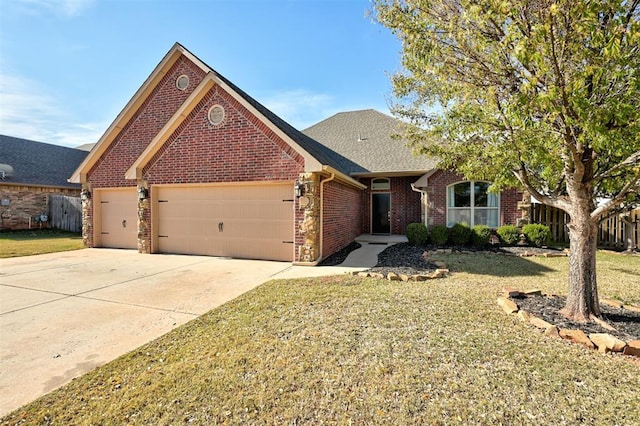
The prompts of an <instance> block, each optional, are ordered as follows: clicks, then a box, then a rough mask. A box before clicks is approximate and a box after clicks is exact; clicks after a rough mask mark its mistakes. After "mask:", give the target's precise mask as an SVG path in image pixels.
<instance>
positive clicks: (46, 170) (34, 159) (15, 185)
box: [0, 135, 87, 230]
mask: <svg viewBox="0 0 640 426" xmlns="http://www.w3.org/2000/svg"><path fill="white" fill-rule="evenodd" d="M86 156H87V152H86V151H81V150H77V149H73V148H67V147H63V146H58V145H51V144H47V143H42V142H35V141H31V140H27V139H21V138H14V137H11V136H5V135H0V229H1V230H9V229H11V230H14V229H28V228H30V227H39V226H41V225H45V226H46V220H44V221H43V219H46V215H47V212H48V205H47V200H48V196H49V195H52V194H59V195H69V196H79V195H80V185H78V184H74V183H69V182H68V181H67V179H68V178H69V176H70V175H71V173H73V171H74V170H75V169H76V168H77V167H78V165H79V164H80V163H81V162H82V160H84V159H85V157H86Z"/></svg>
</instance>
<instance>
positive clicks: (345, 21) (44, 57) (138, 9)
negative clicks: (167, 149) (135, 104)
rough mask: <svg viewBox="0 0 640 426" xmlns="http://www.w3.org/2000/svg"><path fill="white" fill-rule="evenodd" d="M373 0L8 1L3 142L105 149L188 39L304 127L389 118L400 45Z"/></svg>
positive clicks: (0, 109) (0, 89)
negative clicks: (146, 86)
mask: <svg viewBox="0 0 640 426" xmlns="http://www.w3.org/2000/svg"><path fill="white" fill-rule="evenodd" d="M371 9H372V5H371V3H370V2H369V1H368V0H289V1H286V0H235V1H231V0H228V1H227V0H225V1H223V0H183V1H180V0H157V1H152V0H0V133H2V134H6V135H10V136H16V137H22V138H27V139H33V140H37V141H42V142H47V143H53V144H58V145H65V146H71V147H75V146H78V145H81V144H83V143H92V142H96V141H97V140H98V139H99V138H100V136H102V134H103V133H104V131H105V130H106V129H107V127H108V126H109V125H110V124H111V122H112V121H113V120H114V119H115V117H116V115H117V114H118V113H119V112H120V110H121V109H122V108H123V107H124V106H125V104H126V103H127V102H128V101H129V99H130V98H131V97H132V96H133V94H134V93H135V91H136V90H137V89H138V88H139V87H140V85H141V84H142V83H143V82H144V80H145V79H146V78H147V76H148V75H149V74H150V73H151V72H152V71H153V69H154V67H155V66H156V65H157V64H158V63H159V62H160V60H161V59H162V57H163V56H164V55H165V53H166V52H167V51H168V50H169V49H170V48H171V46H172V45H173V44H174V43H175V42H176V41H178V42H180V43H181V44H183V45H184V46H185V47H186V48H187V49H189V50H190V51H191V52H192V53H194V54H195V55H196V56H198V57H199V58H200V59H202V60H203V61H204V62H206V63H207V64H208V65H209V66H211V67H212V68H214V69H215V70H216V71H218V72H219V73H221V74H223V75H224V76H225V77H227V78H228V79H230V80H231V81H233V82H234V83H235V84H236V85H238V86H239V87H240V88H242V89H243V90H244V91H246V92H247V93H249V95H251V96H253V97H254V98H256V99H257V100H258V101H260V102H261V103H263V104H264V105H266V106H267V107H268V108H270V109H271V110H272V111H274V112H275V113H276V114H278V115H280V116H281V117H282V118H284V119H285V120H287V121H288V122H289V123H290V124H292V125H293V126H294V127H297V128H298V129H304V128H306V127H308V126H310V125H312V124H314V123H316V122H318V121H320V120H322V119H324V118H327V117H329V116H331V115H333V114H335V113H336V112H340V111H349V110H357V109H365V108H375V109H377V110H379V111H382V112H385V113H388V104H389V101H390V99H391V84H390V81H389V75H390V74H391V73H394V72H397V71H398V70H399V69H400V50H401V45H400V42H399V41H398V40H397V39H396V38H395V37H394V36H393V35H392V34H391V33H390V31H389V30H387V29H386V28H384V27H382V26H381V25H380V24H377V23H374V22H373V21H372V19H371V18H370V17H368V15H367V13H368V11H370V10H371Z"/></svg>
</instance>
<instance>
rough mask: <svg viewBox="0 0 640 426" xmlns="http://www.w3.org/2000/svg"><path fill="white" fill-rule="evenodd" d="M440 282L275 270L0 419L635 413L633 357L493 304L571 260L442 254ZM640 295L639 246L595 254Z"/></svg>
mask: <svg viewBox="0 0 640 426" xmlns="http://www.w3.org/2000/svg"><path fill="white" fill-rule="evenodd" d="M443 260H445V261H446V262H448V263H449V265H450V267H451V268H452V269H453V270H454V271H457V272H455V274H454V275H453V276H451V277H449V278H446V279H440V280H433V281H428V282H416V283H398V282H389V281H384V280H375V279H362V278H358V277H351V276H340V277H329V278H318V279H301V280H279V281H272V282H269V283H267V284H265V285H262V286H260V287H258V288H257V289H255V290H254V291H252V292H250V293H247V294H245V295H243V296H242V297H240V298H238V299H236V300H234V301H232V302H230V303H228V304H226V305H224V306H222V307H221V308H219V309H216V310H214V311H211V312H210V313H208V314H206V315H204V316H202V317H201V318H199V319H196V320H194V321H192V322H190V323H188V324H186V325H184V326H182V327H180V328H178V329H176V330H175V331H173V332H171V333H169V334H167V335H165V336H163V337H161V338H159V339H158V340H156V341H153V342H151V343H149V344H147V345H145V346H143V347H141V348H139V349H138V350H136V351H133V352H131V353H130V354H128V355H125V356H123V357H121V358H119V359H117V360H115V361H113V362H111V363H110V364H108V365H105V366H103V367H101V368H98V369H96V370H94V371H93V372H91V373H89V374H87V375H85V376H83V377H81V378H78V379H76V380H74V381H72V382H71V383H69V384H68V385H66V386H64V387H62V388H61V389H59V390H57V391H54V392H52V393H50V394H48V395H46V396H44V397H42V398H41V399H39V400H37V401H35V402H34V403H32V404H29V405H27V406H25V407H23V408H22V409H20V410H18V411H16V412H14V413H12V414H10V415H9V416H7V417H6V418H5V419H3V422H2V423H3V424H5V423H6V424H18V423H23V422H24V423H25V424H65V425H66V424H95V425H98V424H105V425H110V424H143V425H173V424H198V425H210V424H255V425H263V424H291V425H295V424H314V425H315V424H328V425H333V424H339V425H346V424H355V425H365V424H366V425H370V424H379V425H409V424H491V425H495V424H509V425H511V424H532V425H539V424H582V423H584V424H619V425H631V424H637V422H638V419H640V387H639V379H638V378H639V377H640V364H638V363H632V362H630V361H629V360H628V359H625V358H624V357H622V356H612V355H602V354H599V353H598V352H597V351H590V350H587V349H585V348H582V347H580V346H576V345H572V344H568V343H566V342H564V341H561V340H557V339H555V338H547V337H545V336H543V335H541V334H540V333H538V332H537V331H535V330H534V329H532V328H531V327H529V326H527V325H525V324H523V323H520V322H519V321H518V320H517V319H516V318H515V317H510V316H506V315H505V314H504V313H503V312H502V311H501V309H499V308H498V306H497V305H496V302H495V299H496V296H497V295H498V294H499V292H500V290H501V289H502V287H504V286H512V287H521V288H531V287H537V288H540V289H542V290H544V291H545V292H554V293H563V292H564V291H565V285H566V284H565V283H566V274H567V259H566V258H549V259H545V258H536V259H529V260H525V259H520V258H515V257H506V256H491V255H449V256H443ZM599 261H600V269H599V273H600V288H601V295H602V296H603V297H604V296H609V297H617V298H620V299H622V300H624V301H626V302H636V303H638V302H640V287H639V284H638V282H639V280H638V277H640V257H627V256H621V255H614V254H608V253H600V254H599Z"/></svg>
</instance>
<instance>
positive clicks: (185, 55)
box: [70, 43, 517, 265]
mask: <svg viewBox="0 0 640 426" xmlns="http://www.w3.org/2000/svg"><path fill="white" fill-rule="evenodd" d="M396 123H397V122H396V121H395V120H394V119H393V118H391V117H388V116H386V115H384V114H381V113H379V112H376V111H373V110H365V111H355V112H351V113H343V114H337V115H335V116H333V117H331V118H329V119H327V120H325V121H323V122H321V123H318V124H317V125H315V126H312V127H311V128H309V129H307V130H306V131H304V132H300V131H298V130H296V129H295V128H293V127H292V126H290V125H289V124H288V123H286V122H285V121H284V120H282V119H281V118H279V117H278V116H276V115H275V114H273V113H272V112H271V111H269V110H268V109H267V108H265V107H264V106H263V105H261V104H260V103H259V102H257V101H256V100H255V99H253V98H252V97H250V96H249V95H248V94H247V93H245V92H244V91H242V90H241V89H240V88H238V87H237V86H235V85H234V84H233V83H232V82H231V81H229V80H227V79H226V78H225V77H224V76H222V75H220V74H219V73H217V72H216V71H215V70H213V69H212V68H210V67H209V66H208V65H206V64H205V63H204V62H202V61H201V60H200V59H198V58H197V57H196V56H194V55H193V54H192V53H191V52H189V51H188V50H187V49H185V48H184V47H183V46H181V45H180V44H177V43H176V44H175V45H174V46H173V47H172V48H171V50H170V51H169V52H168V53H167V55H166V56H165V57H164V58H163V59H162V61H161V62H160V63H159V64H158V66H157V67H156V68H155V69H154V70H153V72H152V73H151V75H150V76H149V77H148V78H147V80H146V81H145V82H144V83H143V85H142V86H141V87H140V89H139V90H138V91H137V92H136V93H135V95H134V96H133V98H132V99H131V100H130V101H129V103H128V104H127V105H126V106H125V108H124V110H123V111H122V112H121V113H120V114H119V115H118V117H116V119H115V121H114V122H113V123H112V125H111V126H110V127H109V128H108V129H107V131H106V132H105V134H104V135H103V136H102V138H101V139H100V140H99V141H98V143H97V144H96V146H95V147H94V149H93V150H92V151H91V153H90V154H89V156H88V157H87V158H86V159H85V160H84V161H83V163H82V164H81V165H80V166H79V167H78V168H77V170H76V171H75V172H74V173H73V175H72V176H71V178H70V181H71V182H74V183H78V184H81V185H82V188H83V194H84V196H83V199H84V200H85V201H84V203H83V213H84V215H83V217H84V223H83V237H84V239H85V244H86V245H87V246H89V247H118V248H136V249H138V251H140V252H143V253H183V254H202V255H212V256H229V257H242V258H255V259H270V260H281V261H288V262H291V261H293V262H296V263H298V264H308V265H313V264H315V263H317V262H318V261H320V260H321V259H323V258H324V257H326V256H328V255H330V254H332V253H333V252H335V251H336V250H339V249H340V248H342V247H344V246H346V245H347V244H349V243H350V242H351V241H353V239H354V238H355V237H357V236H358V235H360V234H362V233H381V234H390V233H397V234H402V233H404V231H405V228H406V225H407V224H408V223H411V222H419V221H425V223H428V224H433V223H444V222H446V221H450V220H455V219H460V218H463V217H465V215H466V217H469V218H470V221H471V222H473V221H474V220H475V222H477V223H479V222H480V221H481V220H485V221H493V222H490V224H492V225H494V222H495V221H496V220H498V221H499V222H500V224H501V223H514V222H515V221H516V219H517V218H516V214H517V211H516V210H514V209H511V207H509V206H511V205H512V204H513V205H515V203H516V202H517V199H516V195H517V194H516V193H515V192H513V193H510V192H509V193H506V194H502V195H501V196H499V197H493V198H491V197H489V196H487V194H486V191H484V192H483V188H484V187H483V186H482V185H481V184H482V183H477V184H476V183H470V182H466V183H465V182H464V181H463V180H462V179H461V178H460V177H459V176H457V175H455V174H451V173H447V172H440V171H436V170H434V164H433V163H432V162H431V161H430V160H429V159H426V158H424V157H414V156H413V155H412V154H411V152H410V151H409V150H408V149H407V148H406V147H404V144H403V143H402V141H398V140H396V139H393V138H391V137H390V135H391V134H392V133H393V129H394V126H395V125H396ZM454 183H455V184H459V185H452V184H454ZM464 185H466V193H465V186H464ZM451 188H453V189H451ZM471 189H473V191H472V190H471ZM465 194H466V195H465ZM465 196H466V198H465ZM449 197H453V198H452V199H451V200H452V201H451V206H452V207H451V208H448V207H446V204H443V205H440V204H436V203H442V202H447V201H446V200H448V199H449ZM474 197H475V198H474ZM469 203H471V204H470V205H467V204H469ZM442 212H444V213H442ZM441 213H442V214H441ZM443 214H444V216H443ZM447 215H448V216H447ZM470 221H468V222H470ZM495 225H496V226H497V222H496V223H495Z"/></svg>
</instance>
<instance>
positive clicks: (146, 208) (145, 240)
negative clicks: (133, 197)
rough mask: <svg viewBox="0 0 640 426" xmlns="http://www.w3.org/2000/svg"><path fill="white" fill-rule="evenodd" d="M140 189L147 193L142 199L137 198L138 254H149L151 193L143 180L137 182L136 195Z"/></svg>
mask: <svg viewBox="0 0 640 426" xmlns="http://www.w3.org/2000/svg"><path fill="white" fill-rule="evenodd" d="M141 189H145V190H146V191H147V196H146V198H144V199H142V200H141V199H140V197H138V253H147V254H149V253H151V227H150V226H149V221H150V219H151V191H150V190H149V185H148V183H147V182H146V181H145V180H139V181H138V193H139V191H140V190H141Z"/></svg>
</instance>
